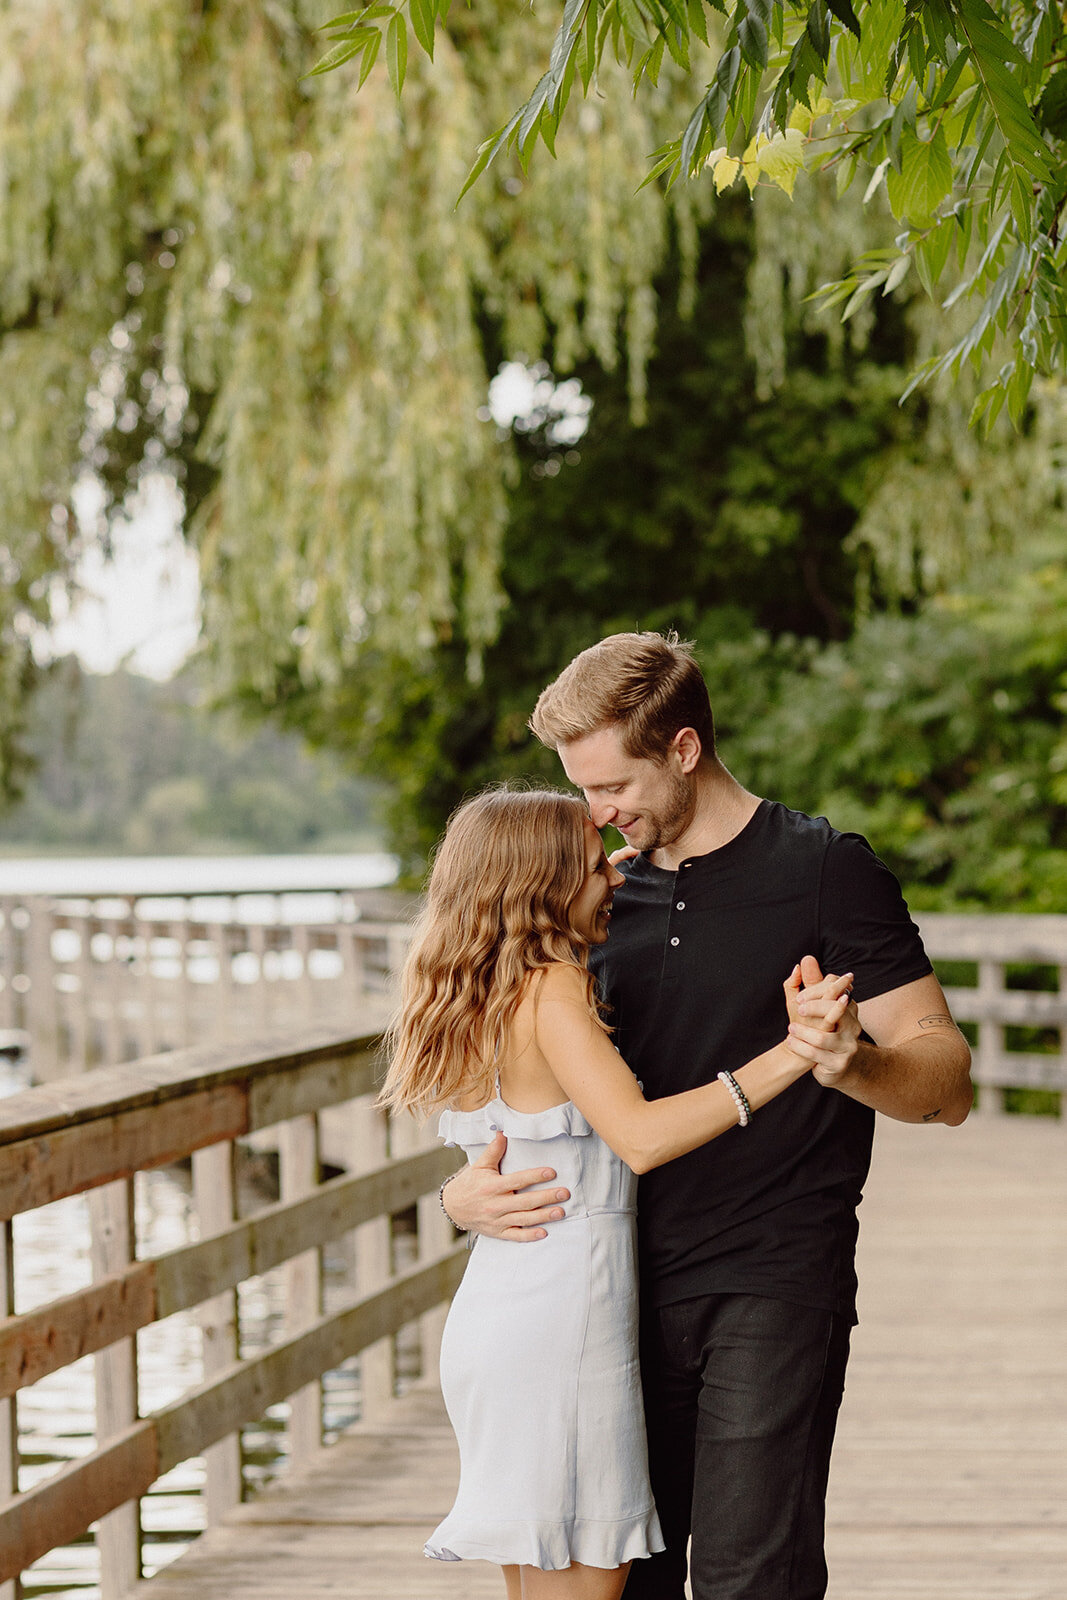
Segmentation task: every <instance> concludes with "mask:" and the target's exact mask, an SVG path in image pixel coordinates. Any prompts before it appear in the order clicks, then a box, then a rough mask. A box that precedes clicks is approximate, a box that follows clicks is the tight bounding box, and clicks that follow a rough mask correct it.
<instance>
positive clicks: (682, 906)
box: [674, 900, 685, 911]
mask: <svg viewBox="0 0 1067 1600" xmlns="http://www.w3.org/2000/svg"><path fill="white" fill-rule="evenodd" d="M674 909H675V911H684V910H685V901H684V900H679V902H678V904H677V905H676V906H675V908H674Z"/></svg>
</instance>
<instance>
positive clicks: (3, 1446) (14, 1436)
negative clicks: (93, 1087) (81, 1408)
mask: <svg viewBox="0 0 1067 1600" xmlns="http://www.w3.org/2000/svg"><path fill="white" fill-rule="evenodd" d="M9 904H10V903H9ZM7 915H8V911H7V910H5V917H6V916H7ZM6 931H7V930H6V929H5V932H6ZM14 1311H15V1250H14V1239H13V1236H12V1227H11V1221H10V1218H5V1219H4V1221H3V1222H0V1317H10V1316H13V1315H14ZM18 1490H19V1425H18V1397H17V1396H16V1395H10V1396H7V1397H6V1398H4V1399H3V1400H0V1501H5V1500H10V1499H11V1498H12V1496H13V1495H16V1494H18ZM21 1590H22V1585H21V1584H20V1583H19V1580H18V1579H17V1578H9V1579H8V1581H7V1583H0V1600H19V1595H20V1593H21Z"/></svg>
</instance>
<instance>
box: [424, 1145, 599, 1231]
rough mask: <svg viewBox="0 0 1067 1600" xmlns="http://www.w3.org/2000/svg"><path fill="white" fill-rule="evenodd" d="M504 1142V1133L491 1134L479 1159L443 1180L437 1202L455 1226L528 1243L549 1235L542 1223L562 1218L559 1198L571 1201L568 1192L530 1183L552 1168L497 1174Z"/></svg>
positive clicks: (544, 1178)
mask: <svg viewBox="0 0 1067 1600" xmlns="http://www.w3.org/2000/svg"><path fill="white" fill-rule="evenodd" d="M507 1147H508V1141H507V1140H506V1139H505V1137H504V1135H503V1134H502V1133H497V1134H495V1135H494V1136H493V1139H492V1141H491V1142H490V1143H489V1144H487V1145H486V1147H485V1149H484V1150H483V1151H482V1153H481V1155H480V1156H479V1157H478V1159H477V1160H476V1161H472V1162H471V1164H470V1166H469V1167H465V1168H464V1169H463V1170H462V1171H461V1172H460V1173H459V1175H458V1176H457V1177H455V1178H453V1179H451V1181H450V1182H449V1183H448V1184H447V1185H446V1187H445V1191H444V1193H443V1195H442V1196H441V1202H442V1204H443V1206H444V1208H445V1213H446V1215H447V1216H449V1217H450V1218H451V1219H452V1221H453V1222H454V1223H455V1225H456V1227H457V1228H462V1229H463V1230H464V1231H465V1232H467V1233H484V1234H486V1235H487V1236H488V1237H489V1238H491V1239H512V1240H514V1241H515V1242H516V1243H521V1244H529V1243H531V1242H532V1241H533V1240H535V1239H544V1238H547V1232H546V1229H545V1226H544V1225H545V1223H546V1222H560V1221H562V1219H563V1208H562V1206H561V1205H559V1203H558V1202H559V1201H561V1200H569V1199H570V1197H571V1192H570V1190H569V1189H549V1190H548V1191H546V1190H544V1189H534V1188H531V1185H532V1184H543V1183H551V1181H552V1179H553V1178H554V1177H555V1176H556V1174H555V1172H554V1171H553V1170H552V1168H551V1167H529V1168H527V1169H526V1170H525V1171H524V1172H509V1173H507V1174H504V1173H501V1171H500V1163H501V1161H503V1159H504V1152H505V1151H506V1150H507Z"/></svg>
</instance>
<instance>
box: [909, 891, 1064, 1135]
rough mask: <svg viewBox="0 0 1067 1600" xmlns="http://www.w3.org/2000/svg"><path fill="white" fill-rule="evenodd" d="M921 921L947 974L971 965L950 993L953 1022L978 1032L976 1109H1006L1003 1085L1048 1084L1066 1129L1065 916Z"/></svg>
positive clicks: (931, 917)
mask: <svg viewBox="0 0 1067 1600" xmlns="http://www.w3.org/2000/svg"><path fill="white" fill-rule="evenodd" d="M916 921H917V922H918V923H919V927H920V929H921V932H922V936H923V941H924V943H925V945H926V949H927V952H928V954H929V956H930V959H931V961H932V962H933V963H934V966H935V968H938V969H939V971H940V972H941V974H942V975H943V976H945V977H946V978H952V977H954V976H956V974H955V973H954V972H953V968H954V967H958V966H959V965H960V964H965V966H966V968H967V969H969V970H967V971H966V973H965V981H962V982H961V981H956V982H951V981H949V982H947V983H946V994H947V998H948V1002H949V1005H950V1007H951V1009H952V1014H953V1016H954V1017H955V1019H956V1021H957V1022H959V1023H960V1024H963V1025H970V1029H971V1030H973V1033H974V1035H975V1039H974V1044H973V1051H972V1054H973V1064H972V1076H973V1078H974V1082H975V1085H976V1087H977V1090H978V1096H977V1108H978V1110H979V1111H981V1112H983V1113H984V1112H997V1111H1001V1110H1003V1109H1004V1105H1005V1094H1004V1091H1005V1090H1011V1089H1043V1090H1048V1091H1053V1092H1056V1093H1058V1094H1059V1096H1060V1117H1061V1120H1062V1121H1063V1122H1064V1125H1065V1126H1067V1100H1065V1096H1067V916H1025V915H1017V916H1012V915H1006V916H987V915H982V916H975V915H969V916H952V915H949V914H946V913H941V912H939V913H936V914H935V913H929V912H927V913H924V914H922V915H920V916H918V917H917V918H916ZM1052 984H1055V988H1052V987H1051V985H1052ZM1035 1033H1038V1034H1040V1035H1041V1039H1040V1042H1041V1045H1042V1048H1041V1049H1040V1050H1037V1049H1034V1048H1033V1044H1034V1039H1033V1035H1034V1034H1035Z"/></svg>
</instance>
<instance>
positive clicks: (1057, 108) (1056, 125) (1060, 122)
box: [1037, 67, 1067, 139]
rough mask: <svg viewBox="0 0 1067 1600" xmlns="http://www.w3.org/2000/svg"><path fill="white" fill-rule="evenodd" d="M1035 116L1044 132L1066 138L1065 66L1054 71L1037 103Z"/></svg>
mask: <svg viewBox="0 0 1067 1600" xmlns="http://www.w3.org/2000/svg"><path fill="white" fill-rule="evenodd" d="M1037 116H1038V121H1039V122H1040V123H1041V126H1042V127H1043V128H1044V129H1045V132H1046V133H1051V134H1052V135H1053V137H1054V138H1056V139H1067V67H1061V68H1060V70H1059V71H1058V72H1054V73H1053V74H1052V77H1051V78H1050V79H1049V80H1048V82H1047V83H1046V85H1045V87H1044V89H1043V90H1042V93H1041V99H1040V100H1039V101H1038V103H1037Z"/></svg>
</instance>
